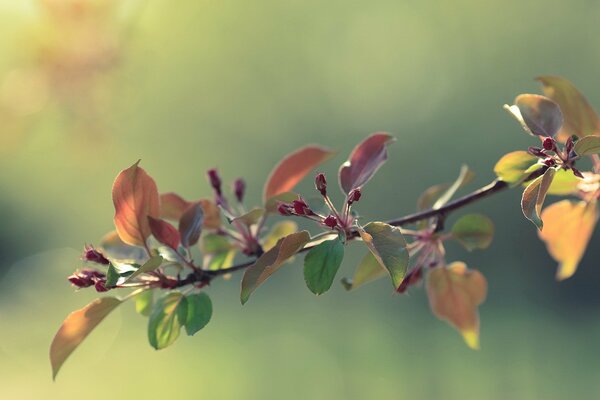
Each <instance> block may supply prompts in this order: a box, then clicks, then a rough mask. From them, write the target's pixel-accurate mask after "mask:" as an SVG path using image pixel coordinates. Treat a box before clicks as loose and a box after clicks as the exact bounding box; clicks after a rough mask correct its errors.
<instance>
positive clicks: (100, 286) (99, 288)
mask: <svg viewBox="0 0 600 400" xmlns="http://www.w3.org/2000/svg"><path fill="white" fill-rule="evenodd" d="M105 283H106V281H98V282H96V284H95V285H94V287H95V288H96V292H100V293H101V292H108V289H107V288H106V286H104V284H105Z"/></svg>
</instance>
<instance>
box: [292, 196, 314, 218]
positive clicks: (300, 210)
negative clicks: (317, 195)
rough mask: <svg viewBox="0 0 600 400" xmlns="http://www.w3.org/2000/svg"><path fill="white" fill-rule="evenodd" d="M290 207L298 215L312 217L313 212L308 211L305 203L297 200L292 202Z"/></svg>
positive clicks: (308, 208)
mask: <svg viewBox="0 0 600 400" xmlns="http://www.w3.org/2000/svg"><path fill="white" fill-rule="evenodd" d="M292 206H293V207H294V213H295V214H298V215H312V214H313V212H312V210H311V209H310V207H309V206H308V204H306V202H305V201H304V200H303V199H301V198H299V199H298V200H294V201H293V202H292Z"/></svg>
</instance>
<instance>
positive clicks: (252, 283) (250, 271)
mask: <svg viewBox="0 0 600 400" xmlns="http://www.w3.org/2000/svg"><path fill="white" fill-rule="evenodd" d="M309 241H310V235H309V234H308V232H307V231H301V232H296V233H292V234H291V235H288V236H286V237H284V238H283V239H280V240H279V241H278V242H277V244H276V245H275V247H273V248H272V249H271V250H269V251H267V252H266V253H264V254H263V255H262V256H260V257H259V258H258V260H256V262H255V263H254V264H252V265H251V266H250V267H248V268H247V269H246V272H245V273H244V277H243V278H242V292H241V295H240V300H241V301H242V304H245V303H246V302H247V301H248V299H249V298H250V295H251V294H252V292H254V290H256V288H257V287H259V286H260V285H262V283H263V282H264V281H266V280H267V278H268V277H270V276H271V275H272V274H273V273H274V272H276V271H277V270H279V268H281V266H282V265H283V263H284V262H285V261H287V260H288V259H289V258H290V257H292V256H293V255H294V254H296V253H297V252H298V251H299V250H300V249H302V248H303V247H304V246H305V245H306V244H307V243H308V242H309Z"/></svg>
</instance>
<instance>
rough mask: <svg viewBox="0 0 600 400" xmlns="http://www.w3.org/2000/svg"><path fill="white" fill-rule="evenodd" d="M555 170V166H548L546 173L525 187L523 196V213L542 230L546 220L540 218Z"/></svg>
mask: <svg viewBox="0 0 600 400" xmlns="http://www.w3.org/2000/svg"><path fill="white" fill-rule="evenodd" d="M555 172H556V171H555V170H554V168H548V169H547V170H546V172H545V173H544V175H542V176H538V177H537V178H536V179H535V180H533V181H532V182H531V183H530V184H529V185H528V186H527V187H526V188H525V190H524V191H523V197H522V198H521V209H522V210H523V215H525V217H526V218H527V219H528V220H530V221H531V222H533V223H534V224H535V226H537V227H538V229H539V230H542V228H543V227H544V222H543V221H542V219H541V218H540V213H541V211H542V205H543V204H544V200H545V199H546V194H547V193H548V188H549V187H550V185H551V183H552V179H553V178H554V174H555Z"/></svg>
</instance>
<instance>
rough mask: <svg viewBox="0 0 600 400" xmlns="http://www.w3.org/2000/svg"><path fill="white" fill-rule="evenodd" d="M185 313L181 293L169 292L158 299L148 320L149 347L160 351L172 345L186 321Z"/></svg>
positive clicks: (185, 303)
mask: <svg viewBox="0 0 600 400" xmlns="http://www.w3.org/2000/svg"><path fill="white" fill-rule="evenodd" d="M187 312H188V311H187V300H186V298H185V296H183V295H182V294H181V293H179V292H170V293H167V294H166V295H165V296H164V297H162V298H160V299H159V300H158V301H157V302H156V304H154V307H153V308H152V313H151V314H150V318H149V319H148V341H149V342H150V345H151V346H152V347H154V348H155V349H156V350H160V349H164V348H165V347H168V346H170V345H171V344H173V343H174V342H175V340H177V338H178V337H179V331H180V330H181V327H182V326H184V325H185V323H186V321H187V317H188V314H187Z"/></svg>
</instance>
